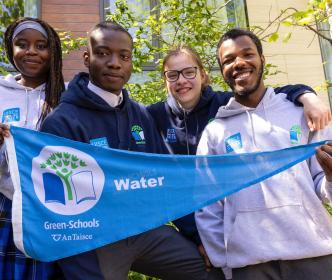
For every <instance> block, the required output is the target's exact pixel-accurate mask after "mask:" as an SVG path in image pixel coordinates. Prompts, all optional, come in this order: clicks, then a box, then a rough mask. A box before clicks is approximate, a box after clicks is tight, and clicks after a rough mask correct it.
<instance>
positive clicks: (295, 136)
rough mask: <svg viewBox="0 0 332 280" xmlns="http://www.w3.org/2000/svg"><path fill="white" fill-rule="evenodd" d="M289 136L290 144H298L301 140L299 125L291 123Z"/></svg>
mask: <svg viewBox="0 0 332 280" xmlns="http://www.w3.org/2000/svg"><path fill="white" fill-rule="evenodd" d="M289 138H290V142H291V144H292V145H298V144H300V141H301V126H300V125H293V126H292V127H291V129H290V130H289Z"/></svg>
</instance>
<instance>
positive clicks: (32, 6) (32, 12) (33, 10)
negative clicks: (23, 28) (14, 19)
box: [24, 0, 40, 18]
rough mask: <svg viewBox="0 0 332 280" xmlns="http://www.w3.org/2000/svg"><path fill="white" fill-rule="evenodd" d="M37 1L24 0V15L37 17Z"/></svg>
mask: <svg viewBox="0 0 332 280" xmlns="http://www.w3.org/2000/svg"><path fill="white" fill-rule="evenodd" d="M39 4H40V3H39V1H38V0H24V16H26V17H32V18H37V17H38V16H39Z"/></svg>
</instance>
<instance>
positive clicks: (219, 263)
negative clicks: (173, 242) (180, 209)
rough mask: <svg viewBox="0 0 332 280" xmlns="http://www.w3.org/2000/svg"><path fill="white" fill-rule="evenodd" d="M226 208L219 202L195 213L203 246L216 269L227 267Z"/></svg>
mask: <svg viewBox="0 0 332 280" xmlns="http://www.w3.org/2000/svg"><path fill="white" fill-rule="evenodd" d="M223 217H224V207H223V202H221V201H218V202H216V203H214V204H211V205H209V206H206V207H204V208H202V209H200V210H198V211H196V213H195V219H196V225H197V230H198V232H199V235H200V237H201V240H202V243H203V246H204V248H205V251H206V253H207V255H208V256H209V259H210V261H211V263H212V265H213V266H214V267H221V268H225V267H226V249H225V242H224V218H223Z"/></svg>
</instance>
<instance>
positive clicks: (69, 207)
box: [31, 146, 105, 215]
mask: <svg viewBox="0 0 332 280" xmlns="http://www.w3.org/2000/svg"><path fill="white" fill-rule="evenodd" d="M31 175H32V180H33V184H34V189H35V192H36V195H37V197H38V198H39V200H40V201H41V202H42V203H43V204H44V205H45V207H47V208H48V209H49V210H51V211H53V212H55V213H58V214H62V215H75V214H80V213H83V212H85V211H87V210H89V209H90V208H92V207H93V206H94V205H95V204H96V203H97V202H98V200H99V198H100V196H101V193H102V190H103V186H104V181H105V176H104V173H103V171H102V170H101V168H100V167H99V165H98V164H97V162H96V160H95V159H94V158H93V157H91V156H90V155H88V154H86V153H83V152H82V151H79V150H76V149H73V148H69V147H64V146H46V147H44V148H43V149H42V151H41V152H40V154H39V156H38V157H35V158H34V159H33V160H32V174H31Z"/></svg>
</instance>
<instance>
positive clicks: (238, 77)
mask: <svg viewBox="0 0 332 280" xmlns="http://www.w3.org/2000/svg"><path fill="white" fill-rule="evenodd" d="M251 72H252V71H251V70H248V71H243V72H240V73H236V74H235V75H233V79H234V80H236V81H241V80H245V79H247V78H248V77H249V76H250V75H251Z"/></svg>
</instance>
